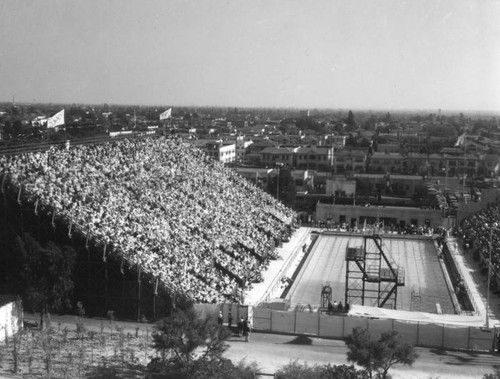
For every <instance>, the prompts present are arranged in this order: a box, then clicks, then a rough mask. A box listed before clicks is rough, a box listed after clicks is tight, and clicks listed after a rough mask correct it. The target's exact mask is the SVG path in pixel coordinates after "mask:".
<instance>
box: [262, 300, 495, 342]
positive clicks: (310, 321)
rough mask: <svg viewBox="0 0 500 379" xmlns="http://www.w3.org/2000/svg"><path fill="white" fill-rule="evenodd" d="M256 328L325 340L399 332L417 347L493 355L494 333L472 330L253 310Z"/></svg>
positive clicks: (370, 319) (491, 331)
mask: <svg viewBox="0 0 500 379" xmlns="http://www.w3.org/2000/svg"><path fill="white" fill-rule="evenodd" d="M253 327H254V329H255V330H260V331H263V332H278V333H293V334H308V335H313V336H318V337H324V338H335V339H341V338H345V337H346V336H348V335H349V334H351V333H352V330H353V329H354V328H356V327H361V328H365V329H368V331H370V333H371V334H372V335H379V334H380V333H382V332H384V331H387V330H396V331H398V332H399V334H400V335H401V336H402V338H403V339H404V340H405V341H407V342H409V343H411V344H412V345H414V346H422V347H432V348H442V349H451V350H453V349H458V350H474V351H490V350H492V348H493V340H494V338H493V337H494V335H495V333H494V331H493V330H489V331H488V330H483V329H482V328H480V327H473V326H455V325H449V324H437V323H423V322H411V321H399V320H392V319H374V318H365V317H353V316H345V315H342V314H339V315H327V314H322V313H310V312H298V311H286V312H285V311H276V310H270V309H266V308H254V309H253Z"/></svg>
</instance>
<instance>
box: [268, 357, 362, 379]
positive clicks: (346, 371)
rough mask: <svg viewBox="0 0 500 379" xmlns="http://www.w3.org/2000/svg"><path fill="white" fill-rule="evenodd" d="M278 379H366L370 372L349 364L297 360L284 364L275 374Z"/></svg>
mask: <svg viewBox="0 0 500 379" xmlns="http://www.w3.org/2000/svg"><path fill="white" fill-rule="evenodd" d="M274 377H275V378H276V379H330V378H342V379H365V378H368V372H366V371H365V370H358V369H356V367H354V366H352V365H351V366H347V365H334V366H332V365H329V364H328V365H314V366H309V365H308V364H307V363H304V364H301V363H298V362H297V361H293V362H290V363H289V364H287V365H284V366H282V367H281V368H280V369H279V370H278V371H277V372H276V373H275V374H274Z"/></svg>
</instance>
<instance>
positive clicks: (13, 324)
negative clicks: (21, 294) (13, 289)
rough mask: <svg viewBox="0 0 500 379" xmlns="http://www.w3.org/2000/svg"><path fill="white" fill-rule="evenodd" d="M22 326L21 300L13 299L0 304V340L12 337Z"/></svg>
mask: <svg viewBox="0 0 500 379" xmlns="http://www.w3.org/2000/svg"><path fill="white" fill-rule="evenodd" d="M22 327H23V307H22V302H21V300H14V301H10V302H8V303H4V305H2V306H0V342H4V341H5V340H6V339H7V338H10V337H12V336H13V335H14V334H16V333H17V332H19V331H20V330H21V329H22Z"/></svg>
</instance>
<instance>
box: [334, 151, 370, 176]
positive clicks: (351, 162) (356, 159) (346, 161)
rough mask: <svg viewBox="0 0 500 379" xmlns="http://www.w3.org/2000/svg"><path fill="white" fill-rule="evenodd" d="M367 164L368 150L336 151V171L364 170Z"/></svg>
mask: <svg viewBox="0 0 500 379" xmlns="http://www.w3.org/2000/svg"><path fill="white" fill-rule="evenodd" d="M365 166H366V151H364V150H341V151H336V152H335V156H334V162H333V169H334V172H336V173H337V172H345V171H356V172H364V171H365V168H366V167H365Z"/></svg>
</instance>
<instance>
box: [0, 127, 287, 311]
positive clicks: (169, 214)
mask: <svg viewBox="0 0 500 379" xmlns="http://www.w3.org/2000/svg"><path fill="white" fill-rule="evenodd" d="M0 180H1V191H2V193H3V194H4V199H5V201H4V204H3V207H4V209H2V210H3V211H4V213H5V214H6V215H7V214H9V217H10V218H11V219H12V222H13V223H17V224H20V225H19V228H20V230H26V229H27V230H31V232H32V233H38V236H39V237H40V238H42V239H50V238H57V239H58V240H57V241H56V242H58V243H67V242H68V241H71V243H72V244H73V245H74V246H75V247H76V249H77V251H78V252H79V267H78V272H79V274H78V275H80V276H79V277H78V283H77V289H76V292H77V295H76V296H80V297H82V298H84V300H85V302H86V306H87V309H94V315H101V316H102V315H104V314H105V312H106V311H107V310H109V309H115V310H118V311H117V312H116V314H117V315H120V313H121V314H122V315H123V316H127V317H133V318H135V317H136V316H137V318H138V319H140V318H141V317H142V316H144V315H146V316H147V317H154V316H160V315H161V314H158V312H157V311H156V307H153V308H154V309H155V310H154V311H151V312H150V311H146V309H150V307H145V306H143V305H141V302H142V300H143V299H145V296H144V295H143V293H144V291H145V288H147V292H149V294H148V298H152V299H153V301H154V302H155V303H156V302H157V301H160V300H161V299H159V298H158V296H159V295H161V294H164V295H165V296H167V297H169V298H171V297H173V296H174V295H175V296H179V297H182V298H185V299H190V300H193V301H196V302H223V301H234V302H238V301H240V300H241V290H242V289H244V288H245V287H246V286H248V285H249V284H250V283H251V282H257V281H259V280H260V278H261V272H262V270H265V269H266V267H267V265H268V261H269V259H273V258H276V246H277V245H278V244H279V243H280V242H281V240H282V239H284V238H287V237H289V235H290V234H291V233H292V223H293V220H294V218H295V215H294V213H293V211H292V210H290V209H288V208H286V207H285V206H283V205H282V204H281V203H279V202H277V201H276V200H274V199H273V198H272V197H271V196H269V195H268V194H266V193H264V192H262V191H261V190H260V189H258V188H256V187H255V186H254V185H252V184H251V183H249V182H247V181H246V180H244V179H243V178H241V177H240V176H238V175H237V174H236V173H234V172H233V171H231V170H230V169H227V168H225V167H224V166H223V165H221V164H219V163H218V162H213V161H211V160H209V158H208V157H207V156H205V154H203V153H202V152H201V151H200V150H198V149H196V148H194V147H192V146H191V145H189V144H188V143H186V142H183V141H182V140H179V139H171V138H164V137H161V138H154V139H153V138H145V139H140V140H127V139H124V140H120V141H112V142H106V143H104V144H93V145H80V146H74V147H71V148H68V149H66V148H56V147H51V148H50V149H48V150H46V151H43V152H34V153H28V154H21V155H13V156H8V157H6V156H4V157H0ZM30 222H31V224H32V225H31V227H30V226H29V223H30ZM50 225H52V226H51V228H52V231H50V227H49V226H50ZM40 230H41V231H42V232H40ZM134 281H135V285H134ZM83 282H85V283H86V285H84V284H83ZM113 283H114V284H113ZM125 283H128V284H125ZM141 285H142V288H141ZM111 287H113V288H111ZM149 295H151V296H149ZM141 299H142V300H141ZM169 301H170V300H169ZM141 309H142V310H141ZM159 313H162V312H159Z"/></svg>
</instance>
